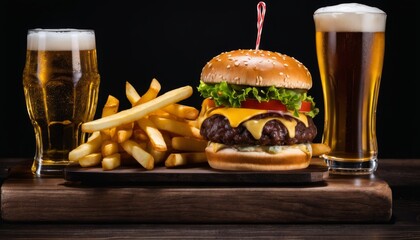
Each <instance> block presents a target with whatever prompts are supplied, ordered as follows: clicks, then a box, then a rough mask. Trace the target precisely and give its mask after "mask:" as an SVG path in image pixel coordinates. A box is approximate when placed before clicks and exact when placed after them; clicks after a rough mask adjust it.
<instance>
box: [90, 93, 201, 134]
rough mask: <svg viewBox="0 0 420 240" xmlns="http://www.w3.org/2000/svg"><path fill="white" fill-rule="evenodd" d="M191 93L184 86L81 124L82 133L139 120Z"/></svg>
mask: <svg viewBox="0 0 420 240" xmlns="http://www.w3.org/2000/svg"><path fill="white" fill-rule="evenodd" d="M192 93H193V88H192V87H191V86H184V87H179V88H176V89H173V90H171V91H168V92H166V93H164V94H163V95H161V96H158V97H156V98H155V99H152V100H150V101H148V102H146V103H143V104H140V105H137V106H134V107H132V108H130V109H126V110H123V111H120V112H118V113H115V114H112V115H110V116H107V117H103V118H99V119H96V120H93V121H90V122H86V123H83V124H82V131H83V132H94V131H100V130H103V129H108V128H112V127H117V126H119V125H122V124H126V123H130V122H134V121H137V120H139V119H140V118H142V117H144V116H146V115H147V114H149V113H151V112H153V111H156V110H158V109H160V108H163V107H166V106H168V105H170V104H172V103H176V102H179V101H181V100H184V99H186V98H188V97H190V96H191V95H192Z"/></svg>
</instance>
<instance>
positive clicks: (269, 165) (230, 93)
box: [197, 49, 318, 171]
mask: <svg viewBox="0 0 420 240" xmlns="http://www.w3.org/2000/svg"><path fill="white" fill-rule="evenodd" d="M311 87H312V77H311V74H310V72H309V71H308V69H307V68H306V67H305V66H304V65H303V64H302V63H301V62H299V61H298V60H296V59H295V58H293V57H289V56H287V55H285V54H280V53H277V52H271V51H266V50H241V49H239V50H234V51H230V52H224V53H221V54H220V55H218V56H216V57H214V58H213V59H211V60H210V61H209V62H207V64H206V65H205V66H204V67H203V69H202V72H201V80H200V85H199V86H198V88H197V89H198V91H199V93H200V95H201V96H202V97H203V98H205V99H204V101H203V105H205V107H203V108H202V115H201V116H200V121H199V124H200V134H201V135H202V136H203V138H204V139H206V140H208V141H209V144H208V146H207V148H206V155H207V159H208V163H209V164H210V166H211V167H212V168H215V169H223V170H266V171H269V170H291V169H302V168H306V167H308V166H309V163H310V160H311V158H312V149H311V142H312V140H313V139H314V138H315V137H316V134H317V128H316V126H315V125H314V122H313V120H312V119H313V117H315V116H316V115H317V113H318V109H317V108H315V103H314V101H313V98H312V97H310V96H309V95H307V91H308V90H309V89H310V88H311Z"/></svg>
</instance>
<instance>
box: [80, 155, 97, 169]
mask: <svg viewBox="0 0 420 240" xmlns="http://www.w3.org/2000/svg"><path fill="white" fill-rule="evenodd" d="M101 160H102V155H101V154H100V153H91V154H88V155H86V156H84V157H81V158H80V159H79V165H80V166H81V167H94V166H97V165H99V164H100V163H101Z"/></svg>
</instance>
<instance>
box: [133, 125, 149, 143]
mask: <svg viewBox="0 0 420 240" xmlns="http://www.w3.org/2000/svg"><path fill="white" fill-rule="evenodd" d="M132 136H133V137H134V139H135V140H138V141H147V140H149V137H148V136H147V134H146V133H145V132H144V131H143V129H140V128H138V129H134V130H133V135H132Z"/></svg>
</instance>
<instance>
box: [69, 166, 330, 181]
mask: <svg viewBox="0 0 420 240" xmlns="http://www.w3.org/2000/svg"><path fill="white" fill-rule="evenodd" d="M327 176H328V168H327V167H326V166H322V165H316V164H311V165H309V167H308V168H305V169H299V170H287V171H265V172H261V171H223V170H216V169H212V168H210V166H209V165H208V164H202V165H199V166H197V165H194V166H192V167H179V168H166V167H164V166H159V167H156V168H154V169H153V170H145V169H144V168H141V167H119V168H117V169H114V170H112V171H104V170H102V168H101V167H90V168H82V167H80V166H79V165H71V166H68V167H67V168H66V169H65V170H64V179H66V180H68V181H80V182H82V183H88V184H92V183H102V184H105V183H111V184H124V183H139V184H149V183H153V184H155V183H156V184H157V183H158V184H162V183H163V184H165V183H166V184H285V183H315V182H321V181H324V179H325V178H326V177H327Z"/></svg>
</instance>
